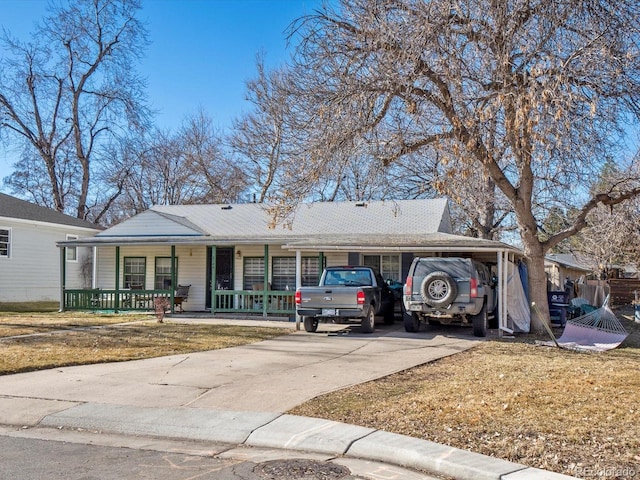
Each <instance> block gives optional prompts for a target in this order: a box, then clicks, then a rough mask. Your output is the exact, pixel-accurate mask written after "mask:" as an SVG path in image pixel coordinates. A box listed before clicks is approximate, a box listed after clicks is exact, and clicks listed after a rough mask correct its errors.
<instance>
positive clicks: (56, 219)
mask: <svg viewBox="0 0 640 480" xmlns="http://www.w3.org/2000/svg"><path fill="white" fill-rule="evenodd" d="M0 217H7V218H16V219H21V220H32V221H36V222H45V223H54V224H57V225H67V226H72V227H80V228H91V229H94V230H100V229H101V228H102V227H100V226H98V225H95V224H93V223H90V222H87V221H85V220H81V219H79V218H75V217H71V216H69V215H64V214H63V213H60V212H57V211H55V210H52V209H50V208H46V207H41V206H39V205H36V204H35V203H31V202H27V201H25V200H20V199H19V198H15V197H12V196H10V195H7V194H4V193H0Z"/></svg>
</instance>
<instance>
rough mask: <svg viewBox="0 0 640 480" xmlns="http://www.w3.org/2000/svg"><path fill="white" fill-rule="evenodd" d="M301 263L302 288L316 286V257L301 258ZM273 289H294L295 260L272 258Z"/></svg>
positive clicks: (293, 258) (291, 258)
mask: <svg viewBox="0 0 640 480" xmlns="http://www.w3.org/2000/svg"><path fill="white" fill-rule="evenodd" d="M301 260H302V262H301V273H302V278H301V281H302V286H303V287H307V286H311V285H318V279H319V276H318V274H319V269H318V257H303V258H302V259H301ZM272 281H273V289H274V290H295V289H296V258H295V257H274V258H273V280H272Z"/></svg>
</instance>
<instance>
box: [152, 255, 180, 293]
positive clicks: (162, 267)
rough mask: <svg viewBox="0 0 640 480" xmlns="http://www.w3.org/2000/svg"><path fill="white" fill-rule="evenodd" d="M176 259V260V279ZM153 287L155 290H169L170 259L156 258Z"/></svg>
mask: <svg viewBox="0 0 640 480" xmlns="http://www.w3.org/2000/svg"><path fill="white" fill-rule="evenodd" d="M177 278H178V259H177V258H176V279H177ZM153 284H154V287H153V288H155V289H156V290H171V257H156V270H155V279H154V282H153Z"/></svg>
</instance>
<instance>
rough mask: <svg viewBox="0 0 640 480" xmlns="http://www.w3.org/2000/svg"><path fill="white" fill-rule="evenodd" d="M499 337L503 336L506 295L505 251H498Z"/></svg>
mask: <svg viewBox="0 0 640 480" xmlns="http://www.w3.org/2000/svg"><path fill="white" fill-rule="evenodd" d="M497 255H498V305H497V307H498V337H502V323H503V321H504V320H503V318H504V313H505V312H504V308H503V304H502V299H503V298H504V297H505V295H504V288H503V287H504V265H503V257H504V255H503V253H502V252H501V251H498V253H497Z"/></svg>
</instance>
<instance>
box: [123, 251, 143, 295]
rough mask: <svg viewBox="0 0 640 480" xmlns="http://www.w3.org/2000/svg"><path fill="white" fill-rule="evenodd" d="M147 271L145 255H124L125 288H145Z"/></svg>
mask: <svg viewBox="0 0 640 480" xmlns="http://www.w3.org/2000/svg"><path fill="white" fill-rule="evenodd" d="M146 271H147V259H146V258H145V257H124V288H140V289H143V290H144V288H145V286H144V283H145V282H144V280H145V273H146Z"/></svg>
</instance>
